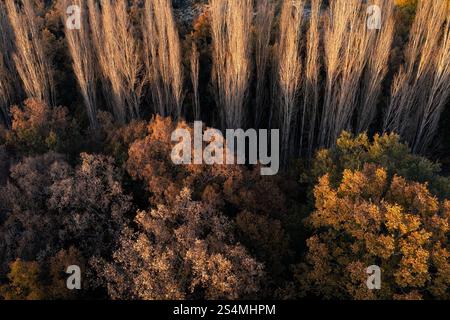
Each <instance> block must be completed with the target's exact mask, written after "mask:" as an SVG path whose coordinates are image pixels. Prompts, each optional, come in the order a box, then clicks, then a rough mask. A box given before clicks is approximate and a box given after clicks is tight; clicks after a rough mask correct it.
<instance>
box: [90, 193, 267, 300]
mask: <svg viewBox="0 0 450 320" xmlns="http://www.w3.org/2000/svg"><path fill="white" fill-rule="evenodd" d="M136 223H137V224H138V226H139V231H138V232H137V233H130V231H128V232H124V233H123V235H122V236H121V239H120V247H119V249H118V250H117V251H115V252H114V253H113V256H112V261H111V262H107V261H102V260H100V259H93V260H92V264H93V265H94V267H96V268H97V269H98V272H99V273H100V274H101V275H102V277H103V278H104V281H105V282H106V286H107V288H108V293H109V295H110V297H111V298H113V299H149V300H153V299H193V298H196V299H199V298H206V299H238V298H249V297H255V296H256V294H257V293H258V290H259V288H260V282H261V281H262V279H263V275H264V272H263V266H262V265H261V264H260V263H258V262H257V261H256V260H255V259H253V258H252V257H251V256H250V255H249V254H248V252H247V250H246V249H245V248H244V247H242V246H241V245H239V244H237V243H236V242H235V240H234V239H233V232H232V230H233V223H232V222H231V221H230V220H229V219H227V218H226V217H225V216H224V215H223V214H221V213H220V212H218V211H216V210H215V209H214V208H213V207H212V206H210V205H208V204H205V203H202V202H196V201H192V200H191V194H190V191H189V190H188V189H183V190H182V192H181V193H180V194H179V195H178V196H177V197H176V199H175V202H174V203H173V204H171V205H168V206H166V205H159V206H158V207H157V208H156V209H153V210H151V211H142V212H139V213H138V215H137V217H136Z"/></svg>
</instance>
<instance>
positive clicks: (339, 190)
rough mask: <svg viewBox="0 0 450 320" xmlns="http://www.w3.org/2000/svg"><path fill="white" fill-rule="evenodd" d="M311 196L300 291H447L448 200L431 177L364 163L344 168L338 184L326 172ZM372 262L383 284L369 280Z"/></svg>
mask: <svg viewBox="0 0 450 320" xmlns="http://www.w3.org/2000/svg"><path fill="white" fill-rule="evenodd" d="M314 197H315V211H314V212H313V213H312V214H311V216H310V217H308V219H307V224H308V226H309V227H310V228H311V229H312V236H311V237H310V238H309V239H308V240H307V253H306V258H305V262H304V263H302V264H300V265H298V266H297V270H296V271H297V272H296V279H297V281H298V282H299V283H300V284H301V285H303V287H302V288H303V290H304V291H303V292H305V293H307V292H309V293H312V294H314V295H317V296H320V297H323V298H327V299H330V298H340V299H427V298H438V299H448V298H449V297H450V291H449V289H448V288H449V285H450V277H449V275H450V252H449V251H448V236H449V231H450V229H449V223H450V203H449V202H448V201H447V200H445V201H439V200H438V199H437V198H436V197H435V196H433V195H432V194H431V192H430V191H429V190H428V186H427V184H421V183H417V182H411V181H408V180H406V179H405V178H403V177H400V176H398V175H394V176H393V177H392V178H390V177H389V176H388V172H387V171H386V170H385V169H383V168H382V167H378V166H376V165H374V164H366V165H365V166H364V167H363V168H361V169H360V170H350V169H347V170H344V172H343V177H342V179H341V180H340V182H339V183H338V184H337V185H336V186H334V184H333V183H332V182H331V180H330V175H324V176H323V177H322V178H320V180H319V183H318V184H317V185H316V187H315V189H314ZM371 265H377V266H379V267H380V268H381V270H382V283H381V289H380V290H369V289H368V287H367V285H366V280H367V274H366V268H367V267H369V266H371Z"/></svg>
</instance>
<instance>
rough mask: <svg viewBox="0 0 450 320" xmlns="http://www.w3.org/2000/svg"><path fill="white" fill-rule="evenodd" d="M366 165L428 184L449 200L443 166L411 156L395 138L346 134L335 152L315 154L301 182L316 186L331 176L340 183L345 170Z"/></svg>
mask: <svg viewBox="0 0 450 320" xmlns="http://www.w3.org/2000/svg"><path fill="white" fill-rule="evenodd" d="M367 163H369V164H375V165H377V166H381V167H383V168H385V169H386V171H387V173H388V175H389V176H390V177H392V176H393V175H395V174H397V175H399V176H402V177H404V178H406V179H408V180H411V181H416V182H420V183H426V182H428V183H429V189H430V191H431V192H432V193H433V194H435V195H437V196H439V197H440V198H446V197H449V196H450V180H449V179H448V178H447V177H444V176H442V175H441V167H440V165H439V164H438V163H435V162H432V161H430V160H428V159H426V158H424V157H421V156H418V155H414V154H413V153H411V150H410V149H409V148H408V146H407V145H406V144H404V143H402V141H401V138H400V136H398V135H396V134H383V135H375V136H374V137H373V139H372V140H371V139H369V137H368V136H367V134H360V135H357V136H353V135H352V134H350V133H348V132H344V133H343V134H342V135H341V136H340V138H339V139H338V140H337V142H336V146H335V147H334V148H331V149H322V150H319V151H318V152H317V153H316V156H315V159H314V161H313V162H312V168H311V170H310V171H308V174H304V175H303V178H302V181H303V182H307V183H310V184H312V185H315V183H316V182H317V181H318V179H319V178H321V177H322V176H323V175H325V174H328V175H329V178H330V180H331V181H332V182H334V183H338V182H340V181H341V179H342V175H343V172H344V170H345V169H348V170H361V169H362V168H363V167H364V165H365V164H367Z"/></svg>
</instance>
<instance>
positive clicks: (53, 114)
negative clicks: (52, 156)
mask: <svg viewBox="0 0 450 320" xmlns="http://www.w3.org/2000/svg"><path fill="white" fill-rule="evenodd" d="M11 118H12V125H11V130H10V131H8V132H7V133H6V144H7V145H8V146H10V147H12V148H14V149H16V150H17V151H19V153H21V154H24V155H31V154H39V153H45V152H48V151H55V152H67V153H72V152H76V151H77V145H80V142H81V141H80V136H79V134H80V132H79V128H78V124H77V122H76V121H75V120H74V119H73V118H72V117H71V116H70V115H69V110H68V109H67V108H66V107H61V106H60V107H53V108H51V107H49V106H48V105H47V104H46V103H44V102H42V101H40V100H36V99H27V100H25V102H24V104H23V106H13V107H12V108H11Z"/></svg>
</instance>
